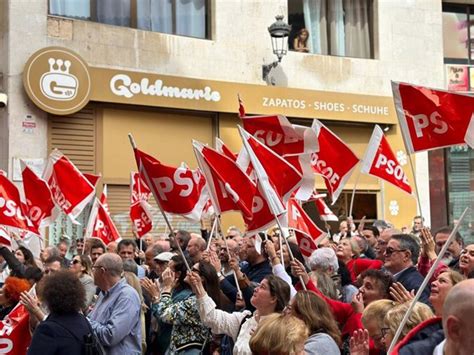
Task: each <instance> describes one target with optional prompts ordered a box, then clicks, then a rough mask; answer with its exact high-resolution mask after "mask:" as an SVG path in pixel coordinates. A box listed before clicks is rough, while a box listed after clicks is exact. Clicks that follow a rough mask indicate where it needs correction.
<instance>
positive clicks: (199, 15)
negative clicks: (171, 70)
mask: <svg viewBox="0 0 474 355" xmlns="http://www.w3.org/2000/svg"><path fill="white" fill-rule="evenodd" d="M208 3H209V0H86V1H85V0H49V14H50V15H55V16H64V17H70V18H75V19H80V20H88V21H95V22H100V23H105V24H109V25H115V26H123V27H132V28H138V29H141V30H146V31H153V32H163V33H169V34H175V35H181V36H189V37H196V38H210V30H209V23H210V21H209V15H208V12H209V5H208Z"/></svg>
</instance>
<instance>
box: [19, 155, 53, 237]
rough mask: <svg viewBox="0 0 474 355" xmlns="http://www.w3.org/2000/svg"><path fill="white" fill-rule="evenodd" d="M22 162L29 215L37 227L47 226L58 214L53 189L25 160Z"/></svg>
mask: <svg viewBox="0 0 474 355" xmlns="http://www.w3.org/2000/svg"><path fill="white" fill-rule="evenodd" d="M20 164H21V169H22V170H21V175H22V178H23V189H24V191H25V199H26V206H27V209H28V216H29V218H30V220H31V222H32V223H33V224H34V226H35V227H36V228H37V229H39V228H40V227H47V226H49V225H50V224H51V223H53V222H54V220H55V219H56V217H57V214H58V210H57V209H56V205H55V203H54V201H53V196H52V195H51V190H50V189H49V186H48V184H47V183H46V181H44V180H43V179H41V178H40V177H39V176H37V175H36V174H35V173H34V171H33V170H31V169H30V168H29V167H28V166H27V165H26V164H25V162H24V161H23V160H20Z"/></svg>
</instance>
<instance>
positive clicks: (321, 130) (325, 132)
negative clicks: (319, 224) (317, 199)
mask: <svg viewBox="0 0 474 355" xmlns="http://www.w3.org/2000/svg"><path fill="white" fill-rule="evenodd" d="M312 128H313V129H314V130H315V132H316V134H317V136H318V141H319V148H320V149H319V152H317V153H313V154H312V159H311V165H312V166H313V169H314V171H315V172H316V173H317V174H322V175H323V176H324V177H325V182H326V186H327V188H328V192H329V194H330V195H331V199H332V203H334V202H336V200H337V198H338V197H339V195H340V194H341V192H342V189H343V188H344V185H345V184H346V182H347V180H349V178H350V176H351V174H352V171H353V170H354V168H355V166H356V165H357V163H358V162H359V159H358V158H357V156H356V155H355V154H354V153H353V152H352V150H351V149H350V148H349V147H348V146H347V145H346V144H345V143H344V142H343V141H341V139H340V138H339V137H337V136H336V135H335V134H334V133H332V132H331V131H330V130H329V129H327V128H326V127H325V126H324V125H323V124H322V123H321V122H319V121H318V120H314V121H313V126H312Z"/></svg>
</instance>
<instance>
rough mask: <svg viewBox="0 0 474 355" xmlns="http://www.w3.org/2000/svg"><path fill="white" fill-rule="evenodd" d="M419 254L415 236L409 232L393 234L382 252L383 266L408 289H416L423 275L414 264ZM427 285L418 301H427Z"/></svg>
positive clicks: (428, 292)
mask: <svg viewBox="0 0 474 355" xmlns="http://www.w3.org/2000/svg"><path fill="white" fill-rule="evenodd" d="M419 255H420V245H419V244H418V242H417V241H416V239H415V237H413V236H411V235H409V234H395V235H393V236H392V238H390V241H389V242H388V244H387V248H386V249H385V253H384V260H385V263H384V267H385V268H386V269H387V270H388V271H389V272H390V273H391V274H392V275H393V278H394V279H395V281H397V282H400V283H401V284H402V285H403V286H404V287H405V288H406V289H407V290H408V291H411V290H414V291H415V292H417V291H418V289H419V288H420V286H421V284H422V283H423V279H424V278H423V276H421V274H420V273H419V272H418V270H417V269H416V267H415V265H416V263H417V262H418V257H419ZM429 295H430V289H429V287H426V288H425V289H424V291H423V293H422V294H421V297H420V301H421V302H423V303H428V298H429Z"/></svg>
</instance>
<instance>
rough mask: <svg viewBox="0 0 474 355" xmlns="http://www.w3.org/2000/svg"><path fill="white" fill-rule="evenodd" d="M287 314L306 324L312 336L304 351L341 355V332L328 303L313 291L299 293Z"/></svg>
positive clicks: (314, 354)
mask: <svg viewBox="0 0 474 355" xmlns="http://www.w3.org/2000/svg"><path fill="white" fill-rule="evenodd" d="M287 312H289V313H290V314H291V315H293V316H295V317H298V318H299V319H301V320H302V321H304V322H305V324H306V326H307V327H308V329H309V333H310V336H309V338H308V339H307V340H306V342H305V345H304V350H305V351H306V353H307V354H311V355H326V354H340V351H339V347H340V346H341V332H340V330H339V328H338V326H337V324H336V320H335V319H334V316H333V315H332V314H331V311H330V310H329V307H328V305H327V304H326V302H325V301H324V300H323V299H322V298H320V297H318V296H317V295H316V294H315V293H313V292H311V291H299V292H298V293H297V294H296V295H295V297H293V299H292V300H291V302H290V304H289V305H288V307H287Z"/></svg>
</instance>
